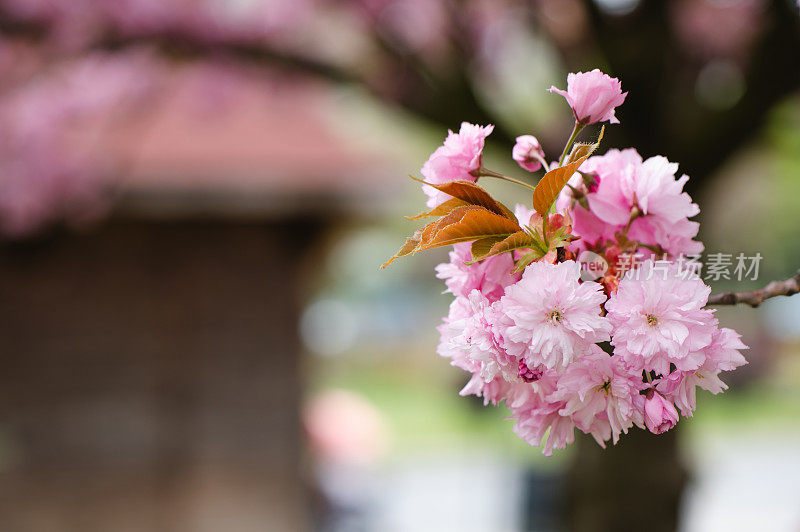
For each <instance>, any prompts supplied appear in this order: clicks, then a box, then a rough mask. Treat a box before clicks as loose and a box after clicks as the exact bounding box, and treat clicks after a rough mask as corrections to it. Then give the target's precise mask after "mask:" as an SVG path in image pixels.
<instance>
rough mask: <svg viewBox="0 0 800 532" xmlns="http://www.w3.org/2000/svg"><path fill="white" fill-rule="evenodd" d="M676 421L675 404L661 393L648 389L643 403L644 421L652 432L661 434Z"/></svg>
mask: <svg viewBox="0 0 800 532" xmlns="http://www.w3.org/2000/svg"><path fill="white" fill-rule="evenodd" d="M677 422H678V411H677V410H675V405H673V404H672V403H671V402H670V401H668V400H667V399H666V398H665V397H664V396H663V395H661V394H660V393H658V392H656V391H654V390H648V391H647V396H646V400H645V403H644V423H645V425H647V428H648V429H649V430H650V432H652V433H653V434H661V433H662V432H666V431H668V430H669V429H671V428H672V427H674V426H675V423H677Z"/></svg>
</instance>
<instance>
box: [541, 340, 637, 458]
mask: <svg viewBox="0 0 800 532" xmlns="http://www.w3.org/2000/svg"><path fill="white" fill-rule="evenodd" d="M644 386H645V385H644V384H643V383H642V376H641V372H640V371H638V370H635V369H632V368H630V367H629V366H628V365H627V364H626V363H625V361H624V360H623V359H622V358H620V357H619V356H616V355H615V356H609V355H608V354H607V353H605V352H603V350H602V349H600V348H599V347H598V346H596V345H593V346H592V351H591V353H589V354H587V355H584V356H583V357H582V358H580V359H579V360H577V361H575V362H573V363H572V364H570V365H569V366H568V367H567V369H566V370H565V371H564V374H563V375H562V376H561V377H560V378H559V379H558V389H557V390H556V391H555V392H554V393H553V394H551V395H550V396H549V397H548V399H549V400H550V401H564V403H565V406H564V408H562V409H561V410H560V411H559V414H560V415H562V416H570V417H571V418H572V420H573V422H574V423H575V426H576V427H578V428H579V429H580V430H582V431H583V432H585V433H587V434H591V435H592V436H593V437H594V439H595V440H596V441H597V443H599V444H600V445H601V446H603V447H605V443H604V442H605V441H606V440H608V439H610V438H611V439H613V441H614V443H617V440H618V439H619V435H620V434H621V433H627V432H628V429H629V428H631V427H632V426H633V425H634V424H636V425H639V426H642V424H643V417H642V410H643V402H644V401H643V398H642V396H641V395H640V394H639V392H640V391H641V390H642V389H643V387H644Z"/></svg>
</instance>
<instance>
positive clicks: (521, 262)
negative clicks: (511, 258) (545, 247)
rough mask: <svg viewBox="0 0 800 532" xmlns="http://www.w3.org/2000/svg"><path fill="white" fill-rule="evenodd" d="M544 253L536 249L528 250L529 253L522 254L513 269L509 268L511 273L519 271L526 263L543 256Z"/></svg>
mask: <svg viewBox="0 0 800 532" xmlns="http://www.w3.org/2000/svg"><path fill="white" fill-rule="evenodd" d="M544 255H545V254H544V253H542V252H541V251H540V250H538V249H534V250H532V251H530V252H529V253H527V254H525V255H523V256H522V258H521V259H519V260H518V261H517V265H516V266H514V269H513V270H511V273H519V272H521V271H522V270H524V269H525V267H526V266H528V264H530V263H531V262H533V261H535V260H539V259H541V258H542V257H544Z"/></svg>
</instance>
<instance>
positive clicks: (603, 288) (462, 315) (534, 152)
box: [422, 70, 746, 455]
mask: <svg viewBox="0 0 800 532" xmlns="http://www.w3.org/2000/svg"><path fill="white" fill-rule="evenodd" d="M553 90H557V89H553ZM557 92H558V93H559V94H562V95H563V96H564V97H565V98H566V99H567V101H568V102H569V104H570V107H571V108H572V111H573V114H574V116H575V122H576V128H575V133H574V134H573V136H572V138H571V139H570V141H569V142H568V145H567V148H565V150H564V153H565V154H567V153H568V152H569V147H570V144H571V143H572V142H573V141H574V140H575V137H576V136H577V133H578V132H579V131H580V130H581V129H582V128H583V127H584V126H586V125H588V124H592V123H597V122H603V121H608V122H616V121H617V120H616V116H615V108H616V107H617V106H619V105H620V104H621V103H622V102H623V100H624V99H625V94H623V93H622V91H621V86H620V83H619V81H618V80H616V79H612V78H610V77H609V76H607V75H605V74H603V73H602V72H600V71H598V70H594V71H592V72H588V73H577V74H570V75H569V78H568V88H567V90H566V91H560V90H557ZM491 132H492V126H486V127H480V126H475V125H472V124H466V123H465V124H462V126H461V129H460V131H459V132H458V133H454V132H450V134H449V136H448V137H447V140H445V142H444V145H443V146H441V147H439V148H438V149H437V150H436V151H435V152H434V153H433V154H432V155H431V157H430V159H429V160H428V161H427V162H426V163H425V165H424V166H423V167H422V175H423V176H424V178H425V180H426V181H427V182H428V183H433V184H441V183H446V182H448V181H453V180H466V181H470V182H475V181H476V180H477V179H478V178H479V177H482V176H495V177H498V174H496V173H495V172H490V171H488V170H486V169H485V167H484V166H483V164H484V163H483V156H482V154H483V147H484V142H485V139H486V137H487V135H489V134H490V133H491ZM512 155H513V159H514V160H515V161H517V162H518V163H519V165H520V166H521V167H522V168H523V169H525V170H528V171H537V170H539V168H540V167H544V168H545V170H548V171H549V170H552V169H555V168H556V167H557V166H561V163H562V162H563V160H564V156H562V158H561V159H562V160H561V161H559V163H556V164H554V165H552V167H551V166H549V165H548V163H547V162H546V161H547V160H546V157H545V154H544V152H543V150H542V147H541V145H540V144H539V142H538V141H537V140H536V138H535V137H532V136H530V135H523V136H521V137H519V138H518V139H517V144H516V146H515V147H514V149H513V152H512ZM676 172H677V164H675V163H671V162H669V161H668V160H667V159H666V158H664V157H660V156H658V157H651V158H649V159H646V160H643V158H642V157H641V156H640V155H639V154H638V153H637V152H636V150H634V149H632V148H629V149H625V150H616V149H614V150H610V151H608V152H607V153H606V154H605V155H598V156H593V157H590V158H589V159H587V160H586V161H585V162H584V163H583V164H582V165H581V166H580V167H579V171H578V172H576V173H575V174H574V175H573V176H572V177H571V178H570V179H569V182H568V186H566V187H564V189H563V190H562V192H561V194H560V196H559V198H558V200H557V201H556V202H555V208H556V210H557V211H558V213H557V214H550V215H549V216H550V219H551V220H552V222H551V226H552V225H553V223H555V222H558V221H560V224H559V225H561V226H566V227H567V228H568V229H570V230H571V233H572V237H573V238H571V239H570V240H569V241H568V242H567V244H566V245H565V247H563V248H561V249H559V252H558V253H547V254H546V255H544V256H543V257H542V258H541V259H540V260H537V261H535V262H532V263H530V264H529V265H528V266H526V267H525V268H524V269H523V270H522V271H521V272H518V273H515V270H519V268H515V263H516V260H518V258H519V250H517V251H512V252H506V253H502V254H497V255H493V256H490V257H488V258H485V259H483V260H481V261H478V262H475V261H473V260H472V258H473V257H472V253H471V243H470V242H461V243H457V244H455V245H454V246H453V249H452V251H451V252H450V260H449V262H447V263H444V264H441V265H439V266H438V267H437V276H438V277H439V278H441V279H443V280H444V281H445V283H446V285H447V289H448V291H449V292H450V293H452V294H453V296H455V299H454V301H453V302H452V304H451V306H450V311H449V314H448V315H447V316H446V317H445V318H444V321H443V323H442V324H441V326H440V327H439V332H440V334H441V342H440V344H439V347H438V353H439V354H440V355H442V356H444V357H447V358H449V359H450V360H451V363H452V364H453V365H454V366H456V367H458V368H461V369H462V370H464V371H467V372H469V373H470V374H471V379H470V380H469V382H468V384H467V385H466V386H465V388H464V389H463V390H462V392H461V393H462V395H466V394H474V395H478V396H480V397H482V398H483V399H484V402H485V403H487V404H488V403H492V404H497V403H500V402H503V401H504V402H505V404H506V405H507V406H508V408H510V410H511V417H512V418H513V419H514V420H515V425H514V432H515V433H516V434H517V435H518V436H519V437H521V438H522V439H524V440H525V441H526V442H528V443H530V444H531V445H536V446H540V445H541V446H543V452H544V454H546V455H549V454H551V453H552V451H553V449H563V448H565V447H566V445H567V444H569V443H571V442H573V441H574V438H575V429H576V428H577V429H578V430H580V431H582V432H584V433H586V434H591V435H592V436H593V437H594V438H595V440H596V441H597V442H598V443H599V444H600V445H601V446H605V442H607V441H608V440H611V441H613V442H614V443H616V442H617V441H618V439H619V437H620V435H621V434H623V433H627V431H628V430H629V429H630V428H632V427H633V426H634V425H635V426H638V427H640V428H643V429H647V430H649V431H651V432H653V433H656V434H660V433H662V432H664V431H666V430H669V429H670V428H672V427H673V426H674V425H675V424H676V423H677V422H678V420H679V413H680V415H682V416H683V417H690V416H692V413H693V411H694V410H695V390H696V387H700V388H702V389H705V390H708V391H710V392H712V393H715V394H716V393H719V392H721V391H722V390H724V389H726V388H727V387H726V385H725V384H724V383H723V382H722V380H720V373H721V372H723V371H730V370H733V369H735V368H736V367H738V366H741V365H742V364H745V363H746V361H745V359H744V357H743V356H742V355H741V353H740V350H742V349H746V346H745V345H744V344H743V343H742V342H741V341H740V339H739V335H738V334H737V333H736V332H734V331H733V330H731V329H726V328H720V327H719V323H718V320H717V319H716V317H715V316H714V311H713V310H710V309H708V308H706V305H707V302H708V296H709V294H710V288H709V287H708V286H706V285H705V284H704V283H703V281H702V280H701V279H700V278H699V277H698V276H697V275H695V274H694V273H691V272H687V271H682V270H681V268H680V267H679V266H678V264H676V262H675V260H674V259H675V258H676V257H677V256H678V255H680V254H687V253H699V252H700V251H701V250H702V249H703V246H702V244H701V243H700V242H697V241H695V240H693V238H694V237H695V236H696V235H697V230H698V224H697V222H694V221H691V220H690V218H691V217H693V216H694V215H696V214H697V213H698V211H699V209H698V207H697V205H696V204H694V203H693V202H692V200H691V198H690V197H689V195H688V194H687V193H685V192H683V186H684V185H685V183H686V181H687V180H688V177H687V176H685V175H684V176H681V177H676ZM423 190H424V192H425V193H426V194H427V195H428V198H429V199H428V206H430V207H434V206H437V205H441V204H442V203H443V202H444V201H446V200H448V199H449V196H448V195H447V194H444V193H443V192H441V191H439V190H437V189H435V188H433V187H430V186H427V185H424V186H423ZM516 216H517V218H518V220H519V224H520V226H521V227H528V228H530V227H531V226H532V225H533V223H534V220H535V217H536V216H537V215H536V214H534V213H533V211H531V210H529V209H528V208H526V207H524V206H518V207H517V210H516ZM539 218H540V219H541V216H540V215H539ZM529 224H530V225H529ZM570 224H571V226H570ZM588 251H591V252H592V253H594V254H596V255H599V256H600V257H602V258H603V259H604V260H605V261H606V262H607V264H608V265H609V267H608V269H607V271H606V272H605V273H604V274H603V275H601V276H599V277H595V278H592V277H591V276H589V277H587V275H585V272H584V271H583V270H582V267H581V263H580V262H579V261H576V260H575V258H576V257H578V256H579V254H580V253H584V252H588ZM642 256H644V257H645V258H644V259H643V260H642V259H639V257H642ZM620 265H625V266H626V267H624V268H623V267H621V266H620Z"/></svg>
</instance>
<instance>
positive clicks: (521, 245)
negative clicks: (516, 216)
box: [472, 231, 534, 261]
mask: <svg viewBox="0 0 800 532" xmlns="http://www.w3.org/2000/svg"><path fill="white" fill-rule="evenodd" d="M476 244H477V242H476ZM533 245H534V244H533V238H532V237H531V235H529V234H528V233H527V232H526V231H517V232H516V233H513V234H511V235H509V236H507V237H506V238H503V239H500V240H499V241H496V243H495V244H494V245H493V246H491V248H489V249H488V250H487V251H486V252H485V253H483V254H482V255H476V254H475V247H474V244H473V251H472V259H473V260H474V261H477V260H483V259H485V258H488V257H492V256H494V255H499V254H501V253H506V252H507V251H514V250H516V249H527V248H531V247H533Z"/></svg>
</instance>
